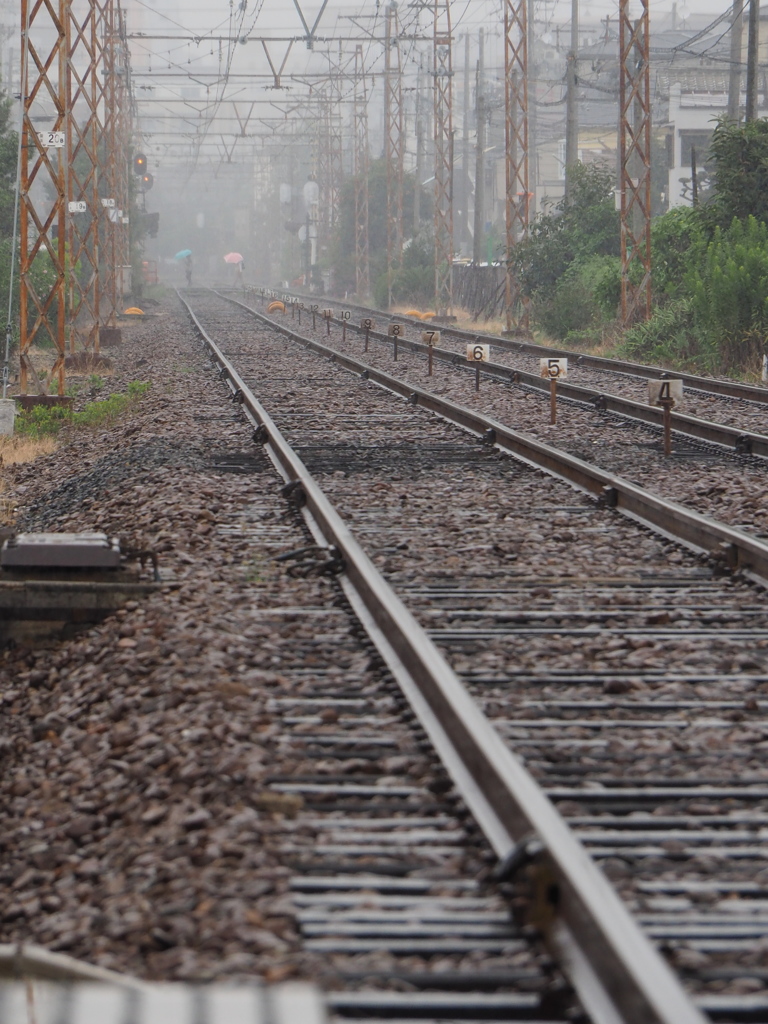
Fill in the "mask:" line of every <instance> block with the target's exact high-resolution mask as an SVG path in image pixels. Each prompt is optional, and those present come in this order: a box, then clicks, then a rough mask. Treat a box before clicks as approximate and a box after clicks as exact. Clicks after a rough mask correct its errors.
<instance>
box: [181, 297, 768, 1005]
mask: <svg viewBox="0 0 768 1024" xmlns="http://www.w3.org/2000/svg"><path fill="white" fill-rule="evenodd" d="M194 305H195V307H197V308H198V315H199V316H201V324H202V325H203V326H205V327H206V329H207V330H208V331H209V332H210V333H213V334H215V335H216V337H218V338H220V339H222V338H229V339H237V340H236V342H234V347H233V346H232V344H231V343H229V342H227V343H222V344H223V349H222V353H223V354H222V355H221V356H217V357H216V358H217V361H218V362H219V365H220V366H222V367H223V368H224V373H225V376H228V377H229V378H230V381H231V383H230V386H231V387H232V389H233V394H234V397H235V398H236V399H237V400H241V399H242V400H243V402H244V404H245V405H246V407H247V408H248V409H249V410H250V412H251V415H253V416H254V419H255V421H256V422H258V423H261V424H263V425H264V426H265V428H266V429H265V430H264V429H262V430H261V433H259V432H258V431H257V439H259V440H262V441H265V440H266V441H268V443H269V444H272V441H271V440H270V439H271V438H272V431H273V429H274V428H273V426H272V424H271V422H270V421H269V419H268V417H267V415H266V413H265V411H264V410H263V409H259V408H258V407H255V406H251V405H249V403H250V399H249V398H246V397H245V386H246V385H247V384H248V383H249V382H251V383H252V384H253V386H254V388H255V389H256V390H257V391H258V395H259V401H260V402H263V403H264V404H265V405H267V406H270V407H272V408H273V409H274V410H275V417H276V422H277V425H278V426H279V428H280V430H281V431H282V432H283V434H284V435H285V436H286V437H287V438H288V439H289V440H290V441H291V443H292V445H293V446H294V448H295V449H296V452H297V453H298V454H299V455H300V456H301V458H302V460H303V461H304V462H305V463H306V465H307V467H308V469H309V471H310V472H311V473H312V476H313V477H314V478H316V479H317V480H318V481H319V482H321V483H322V486H323V489H324V491H325V492H326V493H327V494H328V496H329V497H330V498H331V500H333V502H334V504H336V505H337V506H338V507H340V508H341V509H342V511H343V514H344V516H345V518H346V519H347V520H348V521H349V523H350V524H351V526H352V529H353V530H354V532H355V534H356V535H357V536H359V537H360V538H361V539H362V540H363V542H364V543H365V545H366V548H367V550H368V551H369V552H370V553H371V555H372V557H373V558H374V560H375V561H376V562H377V563H378V564H379V565H380V566H381V568H382V571H383V572H384V575H385V576H386V578H387V579H388V580H389V581H390V582H391V583H392V585H393V586H394V587H395V589H396V590H397V591H398V593H399V594H400V596H401V597H402V598H403V599H404V600H405V601H406V603H407V604H408V606H409V607H410V608H411V610H412V612H413V613H414V614H415V615H416V617H417V618H418V619H419V620H420V621H421V623H422V625H423V626H424V627H425V628H426V629H427V630H428V631H429V634H430V635H431V637H432V639H433V640H434V642H436V643H437V644H438V646H439V648H440V649H441V650H442V651H443V654H444V655H445V656H446V657H447V658H448V659H449V661H450V662H451V664H452V665H453V667H454V669H455V670H456V671H457V672H458V673H459V674H460V676H461V677H462V678H463V680H464V683H465V685H466V686H467V687H468V688H469V690H470V692H471V693H472V694H473V695H474V697H475V699H476V700H477V701H478V702H479V704H480V706H481V707H482V708H483V709H484V711H485V712H486V714H487V715H488V716H489V718H490V719H491V720H492V721H493V722H494V724H495V726H496V729H497V731H498V732H499V733H500V734H501V735H502V736H504V737H505V738H506V739H507V740H508V741H509V743H510V745H511V747H512V748H513V749H514V750H515V752H516V754H517V756H518V757H520V758H521V759H523V760H524V761H525V764H526V766H527V767H528V768H529V770H530V771H531V772H532V773H533V774H534V775H535V777H536V778H537V779H538V781H539V783H540V785H541V786H542V787H543V788H544V790H545V792H547V794H548V796H549V798H550V799H551V800H553V801H554V802H555V803H556V804H557V805H558V807H559V808H560V810H561V812H562V813H563V814H564V815H565V817H566V819H567V821H568V822H569V824H570V825H571V828H572V829H573V830H574V832H575V834H576V835H577V836H581V838H582V841H583V842H584V844H585V846H586V848H587V849H588V850H590V852H591V854H592V856H593V857H594V858H595V859H596V860H598V861H599V862H601V863H602V864H603V865H604V867H605V870H606V872H607V873H608V874H609V876H610V877H612V878H613V879H614V882H615V884H616V886H617V888H618V889H619V890H620V892H621V894H622V896H623V897H624V900H625V901H626V903H627V905H628V906H629V907H630V908H631V909H632V911H633V912H634V913H635V915H636V916H637V919H638V920H639V921H640V922H641V923H642V926H643V928H644V929H645V931H646V933H647V934H648V935H649V936H650V937H651V938H653V939H654V940H655V941H656V942H657V944H658V945H659V946H660V947H661V949H662V950H663V951H664V952H665V954H666V956H667V957H668V958H669V959H670V961H671V962H672V964H673V965H674V966H675V968H676V969H677V970H678V971H679V973H680V975H681V976H682V977H683V978H684V980H685V983H686V985H687V987H688V988H689V989H690V991H691V992H692V993H693V994H694V995H695V997H696V999H697V1001H698V1004H699V1006H700V1007H701V1008H703V1009H704V1010H705V1011H706V1012H707V1013H708V1014H709V1015H710V1016H711V1017H712V1018H713V1019H718V1020H733V1021H736V1020H760V1019H764V1018H765V1015H766V1013H767V1012H768V1003H766V999H765V997H764V995H762V994H761V992H762V990H763V985H764V980H765V975H764V973H763V969H762V967H761V953H760V952H759V950H760V948H761V940H762V939H764V937H765V935H766V926H767V925H768V920H767V919H765V918H764V916H763V913H764V912H763V910H762V906H763V903H762V894H763V889H762V887H761V886H762V883H761V881H760V879H759V877H757V878H756V866H759V865H760V864H761V863H762V861H763V858H764V856H765V846H764V840H763V835H762V830H763V829H764V826H765V824H766V823H767V822H768V818H766V816H765V801H766V799H767V798H768V776H766V775H765V773H764V772H763V770H762V767H761V764H760V759H759V756H758V757H757V758H756V757H755V745H756V744H760V743H762V736H763V735H764V733H763V728H764V725H765V717H764V716H765V710H766V706H767V705H766V703H765V701H763V700H761V693H762V688H763V687H764V686H765V684H766V682H768V673H767V672H766V669H767V668H768V665H767V664H766V648H767V647H768V616H767V615H766V608H765V602H764V596H763V592H762V590H755V589H752V588H751V587H750V585H749V584H748V583H747V582H746V581H744V580H743V579H741V580H740V579H736V578H734V577H732V576H730V575H728V574H723V572H722V569H721V567H720V565H719V563H717V562H712V561H711V560H710V561H702V560H701V559H697V558H695V557H692V556H690V555H688V554H686V553H684V552H683V551H682V550H681V549H680V548H679V546H677V545H674V544H670V543H669V541H668V540H667V539H666V538H664V537H662V538H660V537H659V536H658V535H653V534H652V533H649V532H647V531H646V530H643V529H640V528H638V527H637V526H636V525H634V524H632V523H630V522H628V521H627V520H626V519H624V518H623V517H618V516H617V515H616V513H615V512H614V511H612V510H611V509H610V508H606V507H605V505H606V503H605V502H603V503H602V504H600V503H598V504H596V503H595V502H594V501H593V500H591V499H590V498H589V497H587V496H585V495H583V494H582V495H580V496H579V495H577V496H576V497H575V496H574V492H573V491H572V490H571V489H570V488H569V487H567V486H566V485H565V484H563V483H559V482H556V481H553V480H552V479H551V478H548V477H542V476H540V475H539V474H536V473H534V472H533V471H532V470H531V469H530V467H528V466H526V465H525V464H524V463H520V462H508V461H507V460H506V459H505V458H504V457H503V456H500V455H499V453H498V452H497V451H496V450H495V449H494V448H493V447H488V446H480V447H478V446H477V445H476V444H474V445H473V444H472V442H471V441H469V440H465V439H463V438H462V437H461V436H460V435H456V434H455V433H452V432H451V430H450V428H446V427H444V426H440V425H439V424H438V423H435V422H433V421H430V420H429V419H425V418H424V416H423V415H422V414H421V413H420V410H419V409H418V407H417V408H411V410H410V411H408V410H407V407H403V406H402V405H400V404H398V403H397V402H395V401H394V399H392V398H389V397H387V396H386V395H384V394H382V393H381V391H380V389H379V388H377V387H374V385H373V384H372V382H371V378H372V376H375V379H376V380H380V381H381V382H382V383H389V381H387V382H385V381H384V380H383V375H381V374H378V373H376V374H375V375H372V374H371V373H368V378H369V379H368V381H365V380H362V379H361V378H360V377H358V378H357V381H355V380H354V379H353V378H350V377H349V375H348V374H345V373H344V371H343V370H342V369H340V368H338V367H333V366H330V367H329V366H328V364H327V363H325V364H324V365H323V364H322V363H319V362H317V361H308V357H307V356H306V355H302V354H301V353H300V352H298V349H297V353H298V354H297V355H295V356H294V354H293V353H291V354H290V355H289V353H288V350H287V348H286V346H285V344H284V342H282V341H280V340H279V338H278V337H277V336H275V335H274V334H273V335H272V336H271V337H270V334H269V332H268V330H267V332H264V331H262V330H261V329H258V330H257V329H256V328H254V326H253V325H252V324H249V322H248V320H247V319H241V318H239V317H240V313H238V312H234V311H231V310H229V309H227V307H226V306H225V305H223V304H216V300H212V299H211V298H205V299H204V298H203V297H201V296H195V298H194ZM201 309H202V310H203V312H201ZM313 344H315V345H316V343H313ZM228 346H229V350H230V351H231V352H232V353H233V354H232V359H233V360H234V359H236V360H237V365H238V371H237V374H238V375H239V376H238V375H235V376H231V370H230V369H229V368H228V367H227V366H226V363H225V360H224V355H225V354H226V351H227V347H228ZM294 358H296V359H300V362H298V363H294V362H293V360H294ZM334 358H336V357H334ZM289 359H290V360H291V362H290V366H291V372H290V373H286V370H287V367H288V365H289ZM340 361H341V362H343V361H344V360H339V359H338V358H336V362H340ZM403 392H404V393H405V394H407V393H408V391H407V386H406V387H405V388H403V389H401V393H403ZM411 394H413V392H411ZM318 396H320V397H319V399H318ZM417 402H418V404H419V405H420V404H429V403H428V400H427V398H426V396H425V394H424V393H423V392H420V393H418V395H417ZM393 403H394V404H393ZM492 440H496V441H498V440H499V435H498V434H497V435H496V437H495V438H493V439H492ZM286 472H287V475H288V477H289V478H290V477H293V476H294V475H296V476H298V475H300V473H301V471H298V470H297V471H296V472H295V473H294V471H291V470H287V471H286ZM572 479H573V477H572ZM369 481H372V484H369ZM580 482H581V483H582V484H583V481H580ZM366 485H368V486H366ZM302 490H303V498H304V499H306V500H307V502H308V504H309V505H310V506H313V508H312V510H313V512H315V509H314V502H315V499H314V497H313V498H312V499H310V498H309V496H308V495H307V492H306V488H305V487H304V485H302ZM300 493H301V492H300ZM651 503H652V502H651ZM607 504H608V505H610V504H619V503H618V502H611V501H609V502H608V503H607ZM315 514H316V512H315ZM321 518H322V517H321ZM680 518H681V519H682V518H684V517H682V516H681V517H680ZM702 528H703V524H702V523H701V521H697V522H696V523H695V527H693V528H692V529H693V531H694V533H695V530H696V529H702ZM712 528H713V529H714V528H715V527H714V524H713V526H712ZM688 539H689V540H690V539H691V538H690V537H689V538H688ZM701 539H702V538H701V537H699V540H701ZM755 551H757V548H755ZM756 557H757V561H759V556H756ZM757 561H756V562H755V563H753V565H752V569H753V571H755V573H756V575H759V576H762V578H763V579H764V578H765V574H764V570H763V569H762V568H759V567H758V566H757ZM475 781H477V780H475ZM529 832H530V835H528V838H527V839H526V838H524V837H522V836H518V838H517V839H516V840H515V841H513V842H512V843H511V844H510V846H509V849H508V854H509V855H510V857H511V859H510V863H509V865H508V866H509V868H510V870H511V871H512V873H513V874H514V877H515V878H517V879H519V878H520V877H521V876H525V873H526V871H525V862H526V861H530V865H529V870H531V872H532V874H533V876H534V877H536V874H537V871H536V862H537V857H540V856H544V858H545V859H546V858H547V857H548V856H551V854H552V850H551V849H548V848H547V844H546V842H543V844H541V832H540V830H539V829H538V828H537V827H536V826H533V828H531V829H529ZM537 837H538V838H537ZM541 845H543V847H544V851H545V852H544V853H543V854H542V851H541ZM518 861H520V862H522V863H523V867H522V869H519V865H518ZM516 868H518V871H517V873H515V871H514V869H516ZM528 898H529V899H530V898H531V897H530V894H529V897H528ZM518 899H519V900H520V902H521V904H525V900H526V897H525V896H523V895H518ZM535 903H536V901H535V898H533V904H534V905H535ZM540 911H541V907H540V906H539V907H538V912H539V918H538V919H539V920H540ZM550 913H551V914H552V920H554V919H555V918H556V917H557V911H556V910H554V911H553V910H552V909H551V908H550ZM533 916H534V919H536V918H537V912H536V911H534V913H533ZM549 923H550V924H552V921H550V922H549ZM544 931H545V933H547V929H546V927H545V929H544ZM352 932H353V934H354V937H356V938H358V939H359V938H361V931H360V930H359V929H358V930H357V931H355V930H354V927H353V930H352ZM548 934H549V937H550V939H552V935H551V933H548ZM561 952H562V950H561ZM571 966H573V964H572V965H571ZM591 966H593V965H591ZM575 973H576V975H577V977H576V978H574V977H573V975H572V976H571V980H573V981H574V983H575V984H576V987H577V989H578V990H579V992H580V994H581V995H582V997H584V990H583V983H584V977H583V976H582V977H581V978H579V977H578V973H579V972H578V970H576V972H575ZM588 987H589V986H587V988H588ZM591 1009H592V1008H591ZM593 1012H594V1010H593ZM642 1012H647V1008H646V1009H645V1010H644V1011H642ZM675 1012H677V1013H679V1012H680V1011H679V1010H677V1011H675ZM598 1016H599V1014H598ZM626 1019H632V1017H631V1012H630V1013H629V1014H628V1015H627V1018H626ZM637 1019H646V1018H644V1017H642V1016H640V1017H638V1018H637Z"/></svg>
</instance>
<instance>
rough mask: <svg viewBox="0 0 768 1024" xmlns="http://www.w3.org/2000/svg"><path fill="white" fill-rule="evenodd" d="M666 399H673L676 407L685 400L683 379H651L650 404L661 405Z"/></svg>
mask: <svg viewBox="0 0 768 1024" xmlns="http://www.w3.org/2000/svg"><path fill="white" fill-rule="evenodd" d="M665 399H671V400H672V405H671V406H670V408H674V407H675V406H676V405H677V404H678V403H679V402H682V400H683V382H682V381H681V380H649V381H648V405H661V403H662V401H663V400H665Z"/></svg>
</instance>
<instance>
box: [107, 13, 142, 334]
mask: <svg viewBox="0 0 768 1024" xmlns="http://www.w3.org/2000/svg"><path fill="white" fill-rule="evenodd" d="M108 2H109V5H110V6H109V12H108V22H107V30H108V36H107V45H106V46H105V56H106V62H105V79H106V82H107V87H106V90H105V92H106V97H107V102H106V118H105V126H104V138H105V144H106V151H105V162H104V177H105V180H106V187H105V188H104V189H102V197H101V203H102V209H101V228H102V238H103V239H104V242H105V244H104V249H105V254H106V258H105V260H104V261H103V264H102V267H103V276H104V283H103V296H104V303H105V309H104V312H103V316H102V322H103V323H104V324H105V325H106V326H108V327H111V328H114V327H115V324H116V316H117V313H118V312H119V311H120V310H121V309H122V305H123V299H124V297H125V295H126V294H128V293H129V292H130V290H131V283H132V282H131V280H130V266H131V248H130V226H129V213H128V211H129V209H130V207H131V199H132V192H133V187H134V185H133V182H132V180H131V179H132V175H131V146H132V141H133V95H132V87H131V65H130V54H129V50H128V42H127V39H126V27H125V16H124V13H123V10H122V8H121V6H120V2H119V0H108Z"/></svg>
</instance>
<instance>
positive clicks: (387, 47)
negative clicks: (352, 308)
mask: <svg viewBox="0 0 768 1024" xmlns="http://www.w3.org/2000/svg"><path fill="white" fill-rule="evenodd" d="M399 34H400V30H399V19H398V14H397V3H396V2H395V0H391V2H390V4H389V5H388V7H387V9H386V28H385V38H384V162H385V164H386V175H387V302H388V304H389V305H390V306H391V305H392V277H393V275H394V272H395V268H396V267H399V266H400V264H401V263H402V262H403V178H404V167H403V155H404V149H405V145H404V142H405V139H404V134H405V133H404V123H403V83H402V76H401V68H400V40H399V38H398V37H399Z"/></svg>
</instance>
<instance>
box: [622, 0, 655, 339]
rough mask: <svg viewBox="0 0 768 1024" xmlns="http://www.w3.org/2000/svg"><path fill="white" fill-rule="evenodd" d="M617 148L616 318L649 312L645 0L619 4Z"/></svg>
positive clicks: (632, 320)
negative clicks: (633, 8)
mask: <svg viewBox="0 0 768 1024" xmlns="http://www.w3.org/2000/svg"><path fill="white" fill-rule="evenodd" d="M619 20H620V28H619V48H620V49H619V57H620V67H619V117H620V121H619V152H620V170H619V173H620V190H621V319H622V323H623V324H624V326H626V327H628V326H629V325H630V324H632V323H635V322H636V321H638V320H647V319H648V317H649V316H650V314H651V88H650V71H649V39H650V34H649V18H648V0H642V14H641V16H640V17H639V18H637V19H636V20H634V21H633V20H632V19H631V18H630V13H629V0H621V3H620V7H619Z"/></svg>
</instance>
